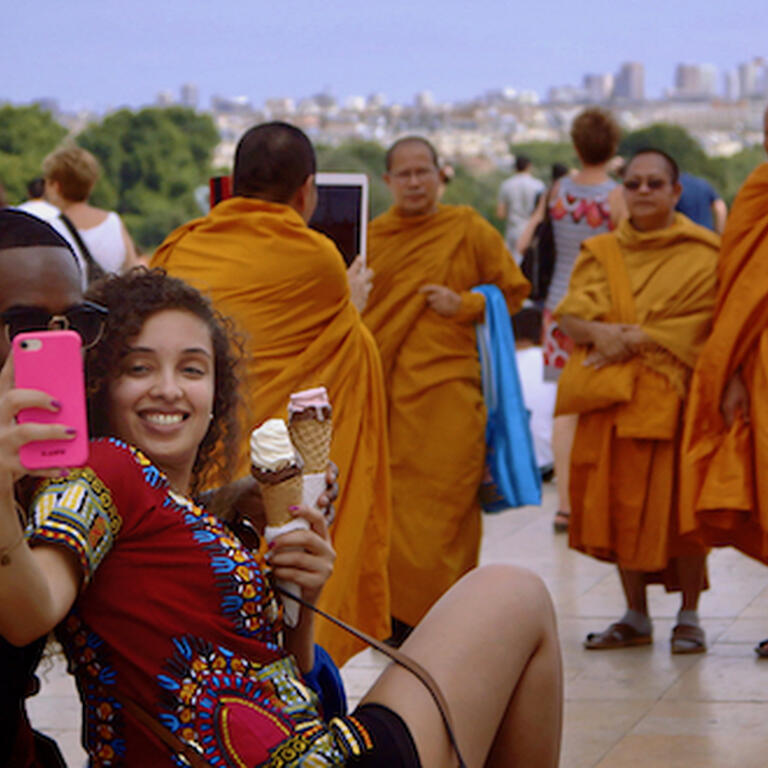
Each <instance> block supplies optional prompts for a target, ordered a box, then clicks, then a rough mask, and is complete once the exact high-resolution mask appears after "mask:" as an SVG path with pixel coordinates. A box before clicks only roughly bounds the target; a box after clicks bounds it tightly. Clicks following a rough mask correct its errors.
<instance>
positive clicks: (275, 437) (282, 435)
mask: <svg viewBox="0 0 768 768" xmlns="http://www.w3.org/2000/svg"><path fill="white" fill-rule="evenodd" d="M295 463H296V451H295V450H294V447H293V444H292V443H291V438H290V437H289V435H288V428H287V427H286V426H285V422H284V421H283V420H282V419H267V421H265V422H264V423H263V424H262V425H261V426H260V427H256V429H254V430H253V432H252V433H251V464H252V465H253V466H254V467H256V468H257V469H261V470H266V471H269V472H279V471H280V470H281V469H285V468H286V467H289V466H291V465H292V464H295Z"/></svg>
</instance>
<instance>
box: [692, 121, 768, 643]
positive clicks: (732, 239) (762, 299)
mask: <svg viewBox="0 0 768 768" xmlns="http://www.w3.org/2000/svg"><path fill="white" fill-rule="evenodd" d="M765 148H766V151H767V152H768V111H766V114H765ZM718 273H719V286H718V294H717V308H716V311H715V319H714V326H713V329H712V335H711V336H710V338H709V339H708V341H707V343H706V345H705V347H704V349H703V351H702V353H701V357H700V358H699V361H698V363H697V365H696V370H695V372H694V376H693V381H692V383H691V396H690V402H689V404H688V409H687V412H686V419H685V432H684V435H683V447H682V466H681V503H680V530H681V531H683V532H688V531H698V532H699V533H702V534H703V535H704V537H705V539H706V541H707V542H708V543H709V544H712V545H716V546H722V545H727V544H731V545H733V546H735V547H737V548H738V549H740V550H741V551H742V552H744V553H746V554H747V555H749V556H751V557H754V558H757V559H758V560H760V561H762V562H764V563H768V476H766V472H765V469H764V467H765V466H766V459H768V408H767V407H766V402H768V399H767V396H768V290H766V274H767V273H768V163H764V164H763V165H761V166H759V167H758V168H757V169H756V170H755V171H753V172H752V174H751V175H750V176H749V178H748V179H747V180H746V182H745V183H744V185H743V186H742V188H741V189H740V190H739V193H738V195H737V196H736V199H735V200H734V203H733V207H732V209H731V214H730V216H729V217H728V223H727V224H726V228H725V232H724V233H723V246H722V250H721V254H720V263H719V267H718ZM755 651H756V652H757V653H758V655H759V656H763V657H768V641H765V640H764V641H763V642H761V643H760V644H759V645H758V646H757V648H755Z"/></svg>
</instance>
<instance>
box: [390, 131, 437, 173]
mask: <svg viewBox="0 0 768 768" xmlns="http://www.w3.org/2000/svg"><path fill="white" fill-rule="evenodd" d="M409 144H421V146H422V147H425V148H426V149H427V151H428V152H429V154H430V155H431V156H432V162H433V163H434V164H435V168H437V169H439V168H440V161H439V160H438V158H437V150H436V149H435V148H434V147H433V146H432V144H431V143H430V142H429V141H427V140H426V139H425V138H424V137H423V136H403V138H402V139H398V140H397V141H396V142H395V143H394V144H393V145H392V146H391V147H390V148H389V149H388V150H387V155H386V157H385V164H386V168H387V170H388V171H391V170H392V163H393V161H394V157H395V152H396V151H397V150H398V149H399V148H400V147H403V146H406V145H409Z"/></svg>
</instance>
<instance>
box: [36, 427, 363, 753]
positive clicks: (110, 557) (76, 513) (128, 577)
mask: <svg viewBox="0 0 768 768" xmlns="http://www.w3.org/2000/svg"><path fill="white" fill-rule="evenodd" d="M32 512H33V517H32V520H31V522H30V530H29V536H30V542H31V544H32V545H33V546H34V545H36V544H57V545H62V546H64V547H66V548H67V549H69V550H70V551H72V552H73V553H74V554H75V556H76V557H77V560H78V562H79V563H80V567H81V569H82V574H83V582H84V583H83V588H82V591H81V594H80V596H79V598H78V600H77V602H76V603H75V605H74V607H73V609H72V611H71V613H70V615H69V616H68V617H67V618H66V619H65V620H64V621H63V622H62V624H61V625H60V627H59V629H58V636H59V638H60V640H61V642H62V644H63V645H64V648H65V651H66V653H67V657H68V659H69V661H70V665H71V667H72V669H73V671H74V674H75V676H76V677H77V680H78V686H79V689H80V692H81V697H82V698H83V715H84V726H85V727H84V740H85V746H86V749H87V750H88V753H89V755H90V758H91V765H92V766H95V767H97V768H100V767H101V766H104V767H105V768H106V766H124V765H132V766H133V765H153V766H154V765H174V764H177V765H182V764H183V763H182V762H181V761H180V760H178V758H175V757H173V756H172V755H171V753H170V751H169V750H168V749H167V747H165V746H164V745H162V744H161V743H160V742H159V741H158V740H157V739H156V737H154V736H152V735H150V734H149V733H147V731H146V730H145V729H144V728H143V727H142V726H141V725H139V724H138V723H137V722H136V721H135V720H133V718H132V717H131V716H130V715H129V714H128V713H126V712H125V711H124V710H123V706H122V704H121V699H123V698H125V697H128V698H130V699H132V700H133V701H135V702H136V703H138V704H139V705H140V706H142V707H143V708H144V709H145V710H147V711H148V712H149V713H151V714H152V715H153V716H155V717H157V718H158V720H159V721H160V722H161V723H162V724H163V725H164V726H165V727H166V728H168V729H169V730H171V731H172V732H174V733H175V734H176V735H177V736H178V737H179V738H181V739H182V740H183V741H185V742H186V743H187V744H190V745H192V746H193V747H195V748H196V749H197V750H198V751H199V752H200V753H201V754H202V755H203V756H204V757H205V759H206V760H207V761H208V762H209V763H210V764H211V765H212V766H222V767H223V766H249V767H252V766H269V767H270V768H290V766H298V765H302V766H317V767H318V768H319V767H320V766H332V765H343V764H344V763H345V761H346V759H347V757H348V756H350V755H356V754H360V753H362V752H364V751H366V750H367V749H369V748H370V739H369V737H368V734H367V733H366V732H365V731H364V730H363V729H362V728H360V727H359V725H358V724H357V722H356V721H355V719H354V718H352V717H349V718H342V719H337V720H333V721H331V722H330V723H325V722H324V721H323V720H322V718H321V717H320V715H319V712H318V709H317V699H316V696H315V694H314V693H313V692H312V691H311V689H309V688H308V687H307V686H306V685H305V684H304V682H303V681H302V679H301V676H300V674H299V672H298V670H297V668H296V666H295V663H294V661H293V659H292V657H290V656H287V655H286V654H285V652H284V651H283V650H282V648H281V632H282V624H281V613H280V609H279V604H278V601H277V600H276V599H275V595H274V592H273V590H272V587H271V584H270V581H269V578H268V572H267V569H266V567H265V563H264V562H263V560H262V558H261V557H260V555H259V553H257V552H253V551H251V550H249V549H247V548H245V547H244V546H243V545H242V543H241V542H240V541H239V539H238V538H237V537H236V536H235V535H234V534H233V533H232V532H231V531H230V530H229V529H228V528H227V527H226V526H225V525H224V524H222V523H221V522H220V521H219V520H218V519H217V518H215V517H213V516H211V515H209V514H207V513H206V512H205V510H203V509H202V508H200V507H199V506H197V505H195V504H194V503H193V502H192V501H191V500H190V499H188V498H186V497H184V496H181V495H179V494H176V493H174V492H173V491H172V490H171V489H170V487H169V485H168V482H167V480H166V478H165V476H164V475H163V474H162V473H161V472H160V471H159V470H158V469H157V468H156V467H154V466H153V465H152V463H151V462H150V461H149V460H148V459H147V457H146V456H144V455H143V454H142V453H141V452H139V451H137V450H136V449H134V448H132V447H130V446H128V445H126V444H125V443H123V442H121V441H118V440H114V439H100V440H96V441H94V442H92V444H91V452H90V459H89V464H88V467H85V468H82V469H76V470H72V471H71V472H70V473H69V476H68V477H66V478H63V479H55V480H47V481H45V482H44V483H43V484H42V485H41V487H40V488H39V489H38V491H37V494H36V496H35V499H34V501H33V504H32ZM115 693H118V694H119V695H117V696H116V695H115Z"/></svg>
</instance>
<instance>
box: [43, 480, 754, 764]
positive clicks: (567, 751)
mask: <svg viewBox="0 0 768 768" xmlns="http://www.w3.org/2000/svg"><path fill="white" fill-rule="evenodd" d="M555 503H556V500H555V493H554V488H553V487H552V486H547V487H546V489H545V496H544V504H543V507H542V508H531V507H529V508H525V509H520V510H509V511H506V512H503V513H501V514H498V515H493V516H486V517H485V536H484V539H483V552H482V561H483V562H484V563H491V562H511V563H516V564H518V565H523V566H527V567H528V568H531V569H532V570H534V571H536V572H537V573H539V574H540V575H541V576H542V577H543V578H544V580H545V581H546V583H547V585H548V586H549V589H550V590H551V592H552V595H553V597H554V601H555V605H556V608H557V614H558V618H559V625H560V633H561V641H562V647H563V657H564V661H565V694H566V704H565V733H564V744H563V756H562V762H561V765H562V766H563V768H591V767H592V766H596V767H599V768H634V767H635V766H637V768H641V767H642V768H648V767H650V768H683V767H685V768H689V767H690V766H696V767H697V768H730V766H739V767H740V768H764V767H765V765H766V764H767V763H768V758H767V757H766V754H765V748H766V744H768V740H767V739H766V723H768V661H764V662H761V661H758V660H757V658H756V657H755V654H754V653H753V651H752V647H753V645H755V643H756V641H757V640H758V639H760V638H763V637H768V568H766V567H764V566H762V565H760V564H759V563H756V562H753V561H751V560H748V559H747V558H745V557H743V556H742V555H740V554H739V553H737V552H735V551H732V550H719V551H716V552H715V553H714V554H713V555H712V556H711V558H710V582H711V584H712V588H711V589H710V590H709V591H708V592H706V593H705V594H704V596H703V598H702V602H701V606H700V615H701V617H702V620H703V624H704V627H705V629H706V631H707V637H708V641H709V645H710V649H709V652H708V653H706V654H703V655H694V656H671V655H670V653H669V641H668V638H669V634H670V631H671V629H672V626H673V624H674V618H675V614H676V612H677V608H678V598H677V597H676V596H674V595H666V594H664V593H663V591H662V590H661V588H659V587H654V588H652V589H651V590H650V596H651V599H650V605H651V613H652V615H653V616H654V617H655V619H656V621H655V623H654V631H655V636H656V638H657V639H656V643H655V645H653V646H648V647H641V648H633V649H626V650H613V651H602V652H599V651H584V650H583V649H582V647H581V641H582V639H583V638H584V636H585V635H586V633H587V632H589V631H593V630H599V629H603V628H604V627H605V626H606V625H607V624H609V623H610V622H611V621H613V620H615V619H616V618H618V616H620V615H621V613H623V600H622V596H621V590H620V586H619V582H618V578H617V576H616V574H615V570H614V568H613V567H612V566H609V565H606V564H603V563H598V562H596V561H594V560H591V559H590V558H587V557H584V556H583V555H579V554H577V553H574V552H571V551H570V550H568V547H567V544H566V538H565V537H564V536H562V535H560V536H555V535H554V534H553V533H552V526H551V518H552V514H553V510H554V508H555ZM384 665H385V660H384V659H383V657H382V656H380V655H379V654H378V653H376V652H374V651H370V650H369V651H364V652H363V653H361V654H359V655H358V656H356V657H355V658H354V659H352V660H351V661H350V662H349V663H348V664H347V665H346V666H345V667H344V670H343V674H344V678H345V681H346V683H347V689H348V692H349V694H350V699H351V701H352V703H353V704H354V702H355V701H356V700H357V698H358V697H359V696H360V695H361V694H362V692H364V691H365V690H366V689H367V687H368V685H369V684H370V683H371V681H372V680H373V679H374V678H375V677H376V675H377V674H378V672H379V670H381V669H382V668H383V666H384ZM29 709H30V713H31V718H32V721H33V723H34V724H35V725H36V726H37V727H38V728H40V729H42V730H44V731H45V732H47V733H49V734H50V735H52V736H54V737H55V738H56V739H57V740H58V741H59V743H60V745H61V746H62V748H63V750H64V751H65V754H66V758H67V761H68V763H69V765H70V768H79V767H80V766H82V765H84V763H85V755H84V753H83V751H82V749H81V747H80V745H79V727H80V726H79V720H80V716H79V705H78V702H77V695H76V693H75V689H74V686H73V685H72V682H71V679H70V678H69V677H68V676H67V674H66V672H64V670H63V667H62V665H60V664H57V665H56V666H55V667H54V668H53V669H52V670H51V671H49V672H48V674H47V679H46V680H44V681H43V690H42V692H41V694H40V695H38V696H36V697H35V698H33V699H31V700H30V702H29Z"/></svg>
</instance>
